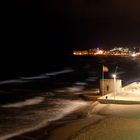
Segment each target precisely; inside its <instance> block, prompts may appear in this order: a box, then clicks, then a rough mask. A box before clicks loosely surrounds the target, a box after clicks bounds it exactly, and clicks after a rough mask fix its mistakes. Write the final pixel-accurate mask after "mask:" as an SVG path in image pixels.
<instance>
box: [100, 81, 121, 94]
mask: <svg viewBox="0 0 140 140" xmlns="http://www.w3.org/2000/svg"><path fill="white" fill-rule="evenodd" d="M121 89H122V80H119V79H116V80H114V79H101V80H100V93H101V95H105V94H108V93H112V92H116V94H117V93H119V92H121Z"/></svg>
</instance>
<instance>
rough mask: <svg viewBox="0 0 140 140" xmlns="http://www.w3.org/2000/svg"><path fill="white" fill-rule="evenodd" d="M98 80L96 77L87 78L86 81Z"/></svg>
mask: <svg viewBox="0 0 140 140" xmlns="http://www.w3.org/2000/svg"><path fill="white" fill-rule="evenodd" d="M97 79H98V78H97V77H89V78H87V79H86V81H89V82H94V81H96V80H97Z"/></svg>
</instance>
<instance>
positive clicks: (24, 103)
mask: <svg viewBox="0 0 140 140" xmlns="http://www.w3.org/2000/svg"><path fill="white" fill-rule="evenodd" d="M44 99H45V98H44V97H35V98H32V99H27V100H25V101H22V102H17V103H13V104H6V105H2V106H1V107H3V108H21V107H25V106H30V105H36V104H39V103H41V102H43V101H44Z"/></svg>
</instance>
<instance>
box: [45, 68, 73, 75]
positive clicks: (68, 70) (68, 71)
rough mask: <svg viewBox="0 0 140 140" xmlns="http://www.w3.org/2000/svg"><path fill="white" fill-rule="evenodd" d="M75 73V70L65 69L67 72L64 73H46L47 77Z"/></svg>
mask: <svg viewBox="0 0 140 140" xmlns="http://www.w3.org/2000/svg"><path fill="white" fill-rule="evenodd" d="M73 71H74V70H73V69H65V70H62V71H57V72H51V73H46V74H45V75H48V76H55V75H59V74H64V73H70V72H73Z"/></svg>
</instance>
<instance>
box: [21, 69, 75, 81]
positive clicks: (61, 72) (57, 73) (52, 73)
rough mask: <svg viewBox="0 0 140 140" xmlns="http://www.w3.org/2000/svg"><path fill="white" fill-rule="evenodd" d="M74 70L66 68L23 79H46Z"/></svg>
mask: <svg viewBox="0 0 140 140" xmlns="http://www.w3.org/2000/svg"><path fill="white" fill-rule="evenodd" d="M70 72H73V69H65V70H62V71H56V72H51V73H44V74H41V75H38V76H33V77H21V79H25V80H37V79H46V78H50V76H56V75H59V74H64V73H70Z"/></svg>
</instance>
